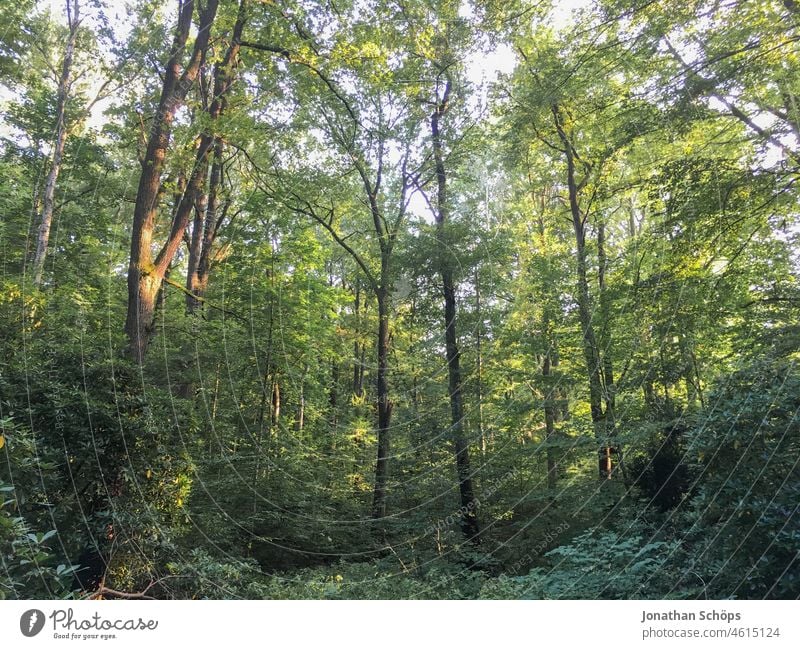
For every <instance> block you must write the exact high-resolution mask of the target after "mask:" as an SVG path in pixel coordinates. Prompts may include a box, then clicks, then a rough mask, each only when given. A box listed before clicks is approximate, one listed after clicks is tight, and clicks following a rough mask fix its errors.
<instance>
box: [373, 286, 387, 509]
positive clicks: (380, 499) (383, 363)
mask: <svg viewBox="0 0 800 649" xmlns="http://www.w3.org/2000/svg"><path fill="white" fill-rule="evenodd" d="M377 298H378V340H377V343H378V377H377V390H378V392H377V396H378V457H377V460H376V463H375V492H374V495H373V500H372V517H373V518H376V519H378V518H383V517H384V516H386V489H387V483H388V480H389V423H390V420H391V418H392V402H391V401H390V400H389V380H388V374H389V295H388V291H387V290H386V289H385V288H381V289H380V290H379V291H378V292H377Z"/></svg>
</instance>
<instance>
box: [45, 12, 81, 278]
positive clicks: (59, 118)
mask: <svg viewBox="0 0 800 649" xmlns="http://www.w3.org/2000/svg"><path fill="white" fill-rule="evenodd" d="M66 3H67V17H68V21H69V36H68V37H67V44H66V46H65V47H64V61H63V63H62V64H61V76H60V78H59V80H58V95H57V99H56V131H55V139H54V140H53V152H52V158H51V160H50V170H49V171H48V173H47V180H46V181H45V184H44V196H43V199H42V216H41V221H40V224H39V234H38V237H37V240H36V254H35V256H34V258H33V284H34V286H36V287H37V288H39V287H41V285H42V275H43V274H44V261H45V257H46V256H47V245H48V243H49V242H50V228H51V226H52V224H53V209H54V199H55V193H56V183H57V181H58V174H59V173H60V172H61V162H62V160H63V157H64V146H65V145H66V142H67V120H66V113H67V104H68V102H69V93H70V86H71V84H72V58H73V56H74V54H75V41H76V39H77V37H78V27H79V25H80V0H66Z"/></svg>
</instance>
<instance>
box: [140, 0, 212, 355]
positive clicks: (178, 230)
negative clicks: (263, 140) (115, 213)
mask: <svg viewBox="0 0 800 649" xmlns="http://www.w3.org/2000/svg"><path fill="white" fill-rule="evenodd" d="M218 4H219V1H218V0H207V2H206V3H205V5H201V4H200V3H197V15H198V22H197V36H196V38H195V40H194V45H193V47H192V51H191V54H190V56H189V58H188V60H187V61H186V62H185V64H184V63H183V61H184V58H185V53H186V47H187V42H188V40H189V34H190V31H191V27H192V19H193V15H194V13H195V0H181V2H180V3H179V6H178V20H177V23H176V25H175V33H174V37H173V42H172V48H171V52H170V56H169V60H168V61H167V64H166V66H165V70H164V75H163V83H162V86H161V95H160V97H159V100H158V105H157V108H156V111H155V114H154V116H153V123H152V126H151V128H150V132H149V136H148V138H147V148H146V152H145V156H144V159H143V160H142V163H141V164H142V172H141V174H140V176H139V185H138V189H137V192H136V203H135V206H134V213H133V231H132V233H131V255H130V263H129V265H128V312H127V317H126V320H125V333H126V334H127V337H128V344H129V353H130V355H131V357H132V358H133V360H134V361H136V362H137V363H141V362H143V361H144V357H145V353H146V351H147V346H148V344H149V341H150V337H151V334H152V331H153V318H154V314H155V306H156V299H157V296H158V293H159V291H160V289H161V285H162V283H163V281H164V277H165V274H166V272H167V269H168V268H169V265H170V263H171V262H172V259H173V257H174V256H175V253H176V252H177V250H178V247H179V246H180V243H181V241H182V239H183V235H184V232H185V231H186V226H187V225H188V222H189V218H190V216H191V210H192V208H193V207H194V204H195V198H196V196H197V195H198V193H199V192H200V190H201V188H202V181H203V179H204V178H205V167H206V165H207V163H208V156H209V153H210V150H211V145H212V141H211V140H212V138H210V137H208V136H206V137H204V138H201V141H200V143H199V146H198V149H197V154H196V158H195V162H194V166H193V168H192V170H191V174H190V176H189V180H188V182H187V185H186V189H185V190H184V193H183V197H182V199H181V202H180V204H179V205H178V208H177V209H176V210H175V214H174V217H173V219H172V224H171V227H170V231H169V234H168V236H167V238H166V240H165V241H164V243H163V244H162V245H161V247H160V249H159V251H158V253H157V254H156V255H155V258H153V248H152V244H153V235H154V232H155V227H156V219H157V216H158V212H159V201H160V194H161V188H162V177H161V175H162V172H163V170H164V163H165V160H166V158H167V154H168V149H169V143H170V134H171V131H172V122H173V120H174V119H175V113H176V111H177V110H178V108H179V107H180V106H181V105H182V104H183V102H184V100H185V99H186V95H187V94H188V92H189V90H190V89H191V87H192V86H193V85H194V82H195V80H196V79H197V75H198V73H199V71H200V68H201V66H202V65H203V63H204V62H205V57H206V51H207V48H208V44H209V40H210V38H211V26H212V24H213V23H214V18H215V17H216V14H217V6H218Z"/></svg>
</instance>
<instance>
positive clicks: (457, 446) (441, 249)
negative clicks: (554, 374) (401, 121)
mask: <svg viewBox="0 0 800 649" xmlns="http://www.w3.org/2000/svg"><path fill="white" fill-rule="evenodd" d="M450 89H451V83H450V80H449V79H448V80H447V83H446V85H445V89H444V92H443V94H442V97H441V99H440V100H438V103H437V106H436V110H434V112H433V114H432V115H431V136H432V141H433V158H434V162H435V167H436V187H437V192H436V210H435V218H436V243H437V248H438V250H437V254H438V257H439V259H438V261H439V271H440V273H441V277H442V288H443V293H444V331H445V351H446V354H447V375H448V393H449V396H450V416H451V431H452V436H453V447H454V450H455V460H456V472H457V475H458V489H459V494H460V496H461V511H462V512H463V513H462V515H461V530H462V532H463V534H464V537H465V538H466V539H467V541H470V542H471V543H474V544H476V545H477V544H479V543H480V526H479V524H478V503H477V501H476V500H475V494H474V491H473V487H472V470H471V467H470V460H469V444H468V443H467V440H466V437H465V435H464V403H463V392H462V384H461V361H460V358H461V354H460V351H459V348H458V336H457V333H456V287H455V281H454V279H453V269H452V262H451V257H450V254H451V253H450V250H449V247H448V245H447V232H446V227H447V223H448V221H449V216H450V215H449V210H450V204H449V202H448V196H447V170H446V169H445V164H444V151H443V148H444V147H443V144H442V136H441V132H440V120H441V119H442V117H443V116H444V114H445V113H446V112H447V108H448V100H449V97H450ZM437 99H438V98H437Z"/></svg>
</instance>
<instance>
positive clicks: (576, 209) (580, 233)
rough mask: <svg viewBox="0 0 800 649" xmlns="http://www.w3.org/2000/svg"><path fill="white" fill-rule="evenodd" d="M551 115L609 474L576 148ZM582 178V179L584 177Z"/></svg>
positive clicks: (602, 468)
mask: <svg viewBox="0 0 800 649" xmlns="http://www.w3.org/2000/svg"><path fill="white" fill-rule="evenodd" d="M552 112H553V119H554V121H555V125H556V130H557V131H558V135H559V139H560V140H561V143H562V144H563V146H564V149H563V151H564V154H565V157H566V161H567V189H568V192H569V207H570V214H571V216H572V227H573V230H574V232H575V252H576V262H577V279H578V286H577V288H578V291H577V302H578V317H579V319H580V323H581V330H582V334H583V355H584V360H585V362H586V369H587V373H588V377H589V408H590V411H591V417H592V424H593V426H594V434H595V437H596V439H597V441H598V442H599V448H598V470H599V476H600V478H609V477H610V476H611V471H612V469H613V467H612V462H611V447H610V446H609V444H608V443H607V441H606V431H605V421H604V413H603V383H602V379H601V375H600V372H601V360H600V349H599V347H598V344H597V336H596V335H595V331H594V326H593V325H592V308H591V295H590V293H589V280H588V277H587V272H588V271H587V268H588V262H587V255H586V221H585V219H584V216H583V213H582V211H581V208H580V201H579V194H580V190H581V188H582V186H581V185H582V184H583V183H581V185H579V183H578V181H577V180H576V169H575V149H574V147H573V144H572V141H571V138H570V137H569V135H568V134H567V132H566V131H565V130H564V127H563V124H562V114H561V109H560V108H559V106H558V105H556V104H554V105H553V107H552ZM584 182H585V180H584Z"/></svg>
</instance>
